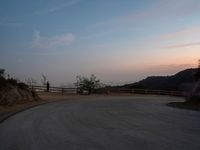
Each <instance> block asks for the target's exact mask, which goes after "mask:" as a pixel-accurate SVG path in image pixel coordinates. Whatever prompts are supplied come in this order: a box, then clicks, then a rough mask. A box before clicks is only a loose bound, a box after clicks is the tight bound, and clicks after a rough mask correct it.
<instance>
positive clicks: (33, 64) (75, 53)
mask: <svg viewBox="0 0 200 150" xmlns="http://www.w3.org/2000/svg"><path fill="white" fill-rule="evenodd" d="M0 54H1V55H0V68H4V69H5V70H6V72H7V73H9V74H10V75H11V76H13V77H15V78H17V79H19V80H22V81H24V80H25V79H27V78H33V79H35V80H37V82H38V84H40V79H41V75H42V74H44V75H46V76H47V78H48V80H49V81H50V83H51V84H52V85H72V84H73V83H74V82H75V81H76V76H77V75H83V76H90V75H91V74H95V75H96V76H97V78H99V79H100V80H101V82H103V83H106V84H112V85H113V84H115V85H116V84H123V83H130V82H135V81H138V80H141V79H143V78H145V77H147V76H150V75H171V74H174V73H176V72H178V71H181V70H183V69H187V68H192V67H196V66H197V63H198V59H199V58H200V1H199V0H181V1H179V0H0Z"/></svg>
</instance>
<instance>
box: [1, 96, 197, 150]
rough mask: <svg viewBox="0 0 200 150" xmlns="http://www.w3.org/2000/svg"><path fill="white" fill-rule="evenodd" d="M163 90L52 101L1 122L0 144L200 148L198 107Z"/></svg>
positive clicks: (5, 147) (24, 149) (69, 149)
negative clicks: (182, 105) (176, 104)
mask: <svg viewBox="0 0 200 150" xmlns="http://www.w3.org/2000/svg"><path fill="white" fill-rule="evenodd" d="M182 100H183V99H180V98H174V97H164V96H163V97H162V96H132V97H130V96H120V97H98V98H94V97H93V98H89V99H82V100H74V101H62V102H56V103H49V104H45V105H41V106H38V107H35V108H31V109H29V110H26V111H24V112H21V113H18V114H16V115H14V116H12V117H10V118H9V119H7V120H6V121H5V122H3V123H2V124H0V150H200V112H199V111H190V110H183V109H177V108H172V107H168V106H166V105H165V104H166V103H168V102H172V101H182Z"/></svg>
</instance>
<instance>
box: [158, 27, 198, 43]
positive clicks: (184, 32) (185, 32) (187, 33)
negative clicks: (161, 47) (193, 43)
mask: <svg viewBox="0 0 200 150" xmlns="http://www.w3.org/2000/svg"><path fill="white" fill-rule="evenodd" d="M195 35H200V27H190V28H184V29H181V30H179V31H176V32H171V33H167V34H164V35H161V36H160V37H159V38H160V39H161V40H166V39H172V38H173V39H177V38H183V37H191V36H195Z"/></svg>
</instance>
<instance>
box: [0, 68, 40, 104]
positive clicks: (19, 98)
mask: <svg viewBox="0 0 200 150" xmlns="http://www.w3.org/2000/svg"><path fill="white" fill-rule="evenodd" d="M0 71H1V70H0ZM2 74H3V73H1V74H0V105H5V106H6V105H14V104H18V103H25V102H29V101H37V100H39V99H40V98H39V97H38V95H37V94H36V93H35V92H34V91H32V90H30V89H29V87H28V86H27V85H26V84H24V83H22V82H18V81H17V80H15V79H12V78H10V79H6V78H5V77H4V76H3V75H2Z"/></svg>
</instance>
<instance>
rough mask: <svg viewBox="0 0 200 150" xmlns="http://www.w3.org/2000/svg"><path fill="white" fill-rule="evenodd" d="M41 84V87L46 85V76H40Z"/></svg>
mask: <svg viewBox="0 0 200 150" xmlns="http://www.w3.org/2000/svg"><path fill="white" fill-rule="evenodd" d="M41 83H42V85H43V86H46V84H47V76H46V75H44V74H42V78H41Z"/></svg>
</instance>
